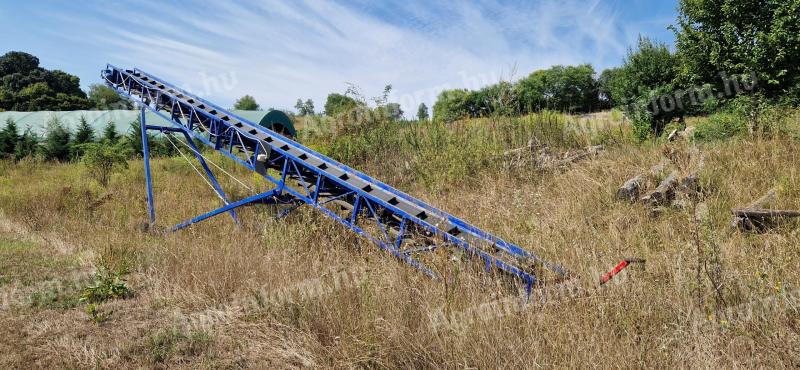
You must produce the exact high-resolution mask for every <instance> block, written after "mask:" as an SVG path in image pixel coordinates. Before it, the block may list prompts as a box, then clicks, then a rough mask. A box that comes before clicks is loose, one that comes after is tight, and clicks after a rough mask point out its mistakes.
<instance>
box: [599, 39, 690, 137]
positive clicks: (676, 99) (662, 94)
mask: <svg viewBox="0 0 800 370" xmlns="http://www.w3.org/2000/svg"><path fill="white" fill-rule="evenodd" d="M677 66H678V63H677V58H676V56H675V55H674V54H672V52H670V50H669V48H668V47H667V45H666V44H663V43H659V42H655V41H652V40H650V39H648V38H646V37H639V42H638V44H637V46H636V48H635V49H633V48H631V49H629V50H628V55H627V56H626V57H625V60H624V61H623V65H622V67H620V69H619V70H618V71H616V72H611V76H610V77H612V79H611V80H610V81H609V82H608V83H607V85H606V87H605V88H606V89H609V91H610V94H611V99H612V100H613V101H614V102H615V103H616V104H618V105H621V106H622V107H623V109H624V110H625V112H626V114H627V115H628V117H630V118H631V120H632V121H633V125H634V131H635V132H636V135H637V136H638V137H639V139H642V140H643V139H645V138H647V137H648V136H650V135H652V134H655V135H660V134H661V131H662V130H663V129H664V127H665V126H666V124H667V123H668V122H670V121H671V120H673V119H674V118H675V117H683V115H684V114H686V109H687V108H688V107H690V102H689V101H688V96H686V95H683V94H681V93H680V92H681V91H682V90H681V89H679V88H678V87H679V85H678V83H677V81H676V77H677Z"/></svg>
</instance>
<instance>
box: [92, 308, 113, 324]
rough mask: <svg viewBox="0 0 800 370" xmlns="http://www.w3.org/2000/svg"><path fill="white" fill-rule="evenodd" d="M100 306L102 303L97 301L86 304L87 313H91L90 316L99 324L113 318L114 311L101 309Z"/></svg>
mask: <svg viewBox="0 0 800 370" xmlns="http://www.w3.org/2000/svg"><path fill="white" fill-rule="evenodd" d="M99 307H100V305H98V304H95V303H89V304H88V305H86V314H87V315H89V318H91V319H92V321H94V323H95V324H98V325H100V324H102V323H104V322H106V321H108V319H109V318H111V314H113V313H114V311H108V312H104V311H101V310H100V309H99Z"/></svg>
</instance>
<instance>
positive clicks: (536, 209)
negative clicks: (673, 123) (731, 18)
mask: <svg viewBox="0 0 800 370" xmlns="http://www.w3.org/2000/svg"><path fill="white" fill-rule="evenodd" d="M707 120H708V119H707V118H693V119H690V120H689V124H690V125H691V126H695V127H703V124H704V123H706V122H707ZM303 127H305V130H304V131H303V132H302V135H301V139H302V140H303V142H304V143H306V144H307V145H309V146H311V147H313V148H315V149H318V150H320V151H322V152H325V153H328V154H330V155H332V156H334V157H335V158H337V159H339V160H341V161H343V162H344V163H347V164H349V165H352V166H354V167H356V168H358V169H361V170H363V171H365V172H367V173H370V174H371V175H374V176H375V177H377V178H378V179H381V180H383V181H385V182H387V183H389V184H391V185H393V186H397V187H398V188H400V189H402V190H403V191H406V192H408V193H409V194H411V195H413V196H416V197H419V198H420V199H423V200H425V201H427V202H430V203H431V204H434V205H436V206H437V207H440V208H441V209H446V210H448V211H449V212H450V213H452V214H454V215H457V216H460V217H463V218H464V219H466V220H467V221H469V222H471V223H474V224H475V225H476V226H479V227H481V228H483V229H485V230H489V231H491V232H492V233H494V234H496V235H498V236H500V237H503V238H505V239H507V240H509V241H511V242H514V243H517V244H518V245H521V246H523V247H524V248H526V249H528V250H530V251H533V252H535V253H536V254H537V255H540V256H542V257H545V258H546V259H548V260H550V261H555V262H558V263H560V264H562V265H563V266H564V267H565V268H566V269H567V270H569V271H570V272H571V278H570V279H568V280H566V281H548V283H547V284H545V285H544V286H542V287H539V288H538V289H537V290H536V291H535V292H534V294H533V295H532V297H531V299H530V301H529V302H528V303H527V304H524V305H523V304H522V302H523V300H522V298H521V297H522V296H520V294H519V292H518V291H517V290H516V289H515V287H514V286H513V285H512V284H511V282H510V281H508V280H507V279H504V278H503V277H502V276H495V275H493V274H491V273H485V272H482V270H481V269H480V268H479V267H476V266H473V265H472V264H471V263H470V262H468V259H467V258H466V256H462V255H460V254H457V253H455V254H454V253H450V252H449V251H445V250H440V251H439V252H437V254H436V255H435V256H434V257H432V259H433V263H434V264H435V268H436V269H437V271H439V272H440V273H441V275H442V276H444V279H443V281H434V280H431V279H428V278H427V277H425V276H424V275H422V274H419V273H418V272H417V271H415V270H414V269H412V268H410V267H408V266H407V265H404V264H401V263H398V262H397V261H396V260H395V259H393V258H391V256H389V255H388V254H386V253H384V252H382V251H380V250H379V249H377V248H376V247H375V246H374V245H373V244H371V243H370V242H368V241H366V240H364V239H361V238H358V237H356V236H355V234H353V233H351V232H349V231H348V230H346V229H345V228H343V227H342V226H341V225H339V224H337V223H335V222H334V221H332V220H330V219H327V218H325V217H323V216H322V215H320V214H319V213H318V212H314V211H313V210H311V209H308V208H303V207H301V208H299V209H298V210H297V211H296V212H295V213H292V214H291V215H290V216H289V217H287V218H284V219H281V220H276V219H275V217H274V215H275V211H274V210H273V209H271V208H270V207H268V206H254V207H247V208H244V209H242V211H241V212H240V215H241V219H242V220H243V222H244V225H243V227H242V228H236V227H234V226H233V224H232V223H231V220H230V219H229V218H224V217H217V218H215V219H211V220H209V221H206V223H205V224H203V225H202V227H193V228H190V229H187V230H184V231H181V232H177V233H172V234H166V235H162V234H159V233H152V232H143V231H142V226H141V225H142V222H143V221H144V220H145V219H146V208H145V194H144V189H143V183H144V174H143V171H142V162H141V161H140V160H133V161H129V163H128V167H127V169H124V170H122V171H121V172H119V173H116V174H114V175H113V176H112V178H111V181H110V184H109V186H108V187H107V188H103V187H102V186H100V185H98V183H97V182H96V181H95V180H93V179H92V178H91V177H90V176H88V174H87V171H86V168H85V167H84V166H83V165H81V164H80V163H71V164H57V163H49V162H41V161H37V160H33V159H25V160H23V161H21V162H18V163H13V162H11V161H4V162H0V254H2V258H0V297H2V303H3V310H1V311H0V326H2V327H4V328H9V330H8V331H7V333H6V334H5V335H3V336H0V351H2V352H3V353H5V354H6V355H5V356H2V358H0V366H2V367H4V368H17V367H22V366H29V365H30V364H34V365H36V366H39V367H80V368H85V367H102V368H119V367H131V366H139V367H163V366H170V367H183V368H217V367H244V366H249V367H261V368H269V367H272V368H274V367H278V368H286V367H335V368H352V367H377V368H428V367H442V366H444V367H449V368H464V367H477V368H495V367H499V366H504V367H510V368H517V367H539V366H541V367H585V366H586V364H591V366H594V367H606V368H611V367H634V368H641V367H659V368H663V367H720V368H731V367H736V366H738V367H761V366H767V367H797V366H800V350H798V349H800V332H799V331H798V329H797V328H798V320H800V315H798V310H797V303H798V297H799V296H800V291H798V287H800V274H798V272H797V269H796V267H797V266H798V265H800V249H798V248H797V246H798V245H799V242H800V234H799V233H798V224H797V222H794V221H787V222H785V223H782V224H780V225H777V226H776V227H774V228H770V229H769V230H767V231H766V232H765V233H744V232H739V231H736V230H734V229H732V228H731V225H730V223H731V220H732V215H731V212H730V209H731V208H735V207H744V206H746V205H747V204H750V203H751V202H752V201H753V200H755V199H757V198H759V197H761V196H762V195H763V194H765V193H766V192H767V191H768V190H769V189H771V188H773V187H775V188H776V189H777V190H776V197H775V199H774V200H773V202H772V203H771V204H770V206H774V207H775V208H781V209H800V196H799V195H800V158H798V156H799V155H800V154H798V153H800V141H798V140H797V139H796V136H794V137H793V136H792V135H793V134H792V133H796V132H798V131H797V129H798V128H800V120H798V115H797V114H793V115H786V116H785V117H784V119H783V121H782V122H781V127H782V129H785V130H786V131H787V133H788V134H785V135H783V134H782V135H769V134H763V133H756V134H755V135H746V134H739V135H734V137H733V138H729V139H726V140H708V141H705V142H700V141H699V140H694V141H693V140H687V139H679V140H676V141H674V142H669V141H667V140H666V138H661V139H658V140H656V141H652V142H647V143H643V144H640V143H637V142H636V141H635V140H633V139H632V136H633V135H632V134H631V127H630V126H629V124H628V123H627V122H625V121H620V118H619V117H616V115H615V114H599V115H594V116H589V117H583V119H576V118H575V117H569V116H564V115H561V114H554V113H548V112H544V113H539V114H533V115H529V116H526V117H523V118H502V117H500V118H481V119H471V120H466V121H459V122H455V123H453V124H448V125H444V124H439V123H424V124H422V123H421V124H416V123H396V124H392V125H381V126H375V127H343V128H339V129H338V131H337V130H336V129H334V128H335V127H337V126H336V125H335V124H334V123H331V122H306V123H305V124H303ZM698 129H699V128H698ZM332 131H333V132H334V134H333V135H327V134H326V135H323V134H320V133H324V132H327V133H330V132H332ZM315 132H316V133H315ZM594 145H603V150H602V151H600V153H599V154H596V155H594V154H593V155H590V156H585V157H580V159H579V160H575V161H567V162H563V159H564V158H572V157H574V154H575V153H580V152H579V151H580V150H582V149H583V148H586V147H589V146H594ZM529 147H532V149H530V150H529V149H525V150H523V151H522V153H523V154H511V155H509V153H507V152H509V151H512V150H514V149H518V148H529ZM504 153H505V154H504ZM513 153H519V152H513ZM528 153H530V154H528ZM208 155H209V156H210V158H212V159H213V160H214V161H215V162H216V163H218V164H221V165H223V167H224V168H225V169H226V171H228V172H230V173H231V174H232V175H234V176H236V177H237V178H238V179H240V180H242V181H243V182H244V183H245V184H244V185H246V186H247V187H249V188H251V189H256V188H263V187H264V186H265V184H263V183H260V182H259V181H260V180H258V179H256V178H255V177H254V176H253V175H252V174H248V173H245V172H242V171H241V170H239V169H238V168H239V167H237V166H234V165H233V164H232V163H229V162H228V161H227V160H225V159H223V158H222V157H220V156H218V155H215V154H211V153H209V154H208ZM664 160H667V161H668V164H667V166H669V171H671V170H675V171H678V173H679V174H680V175H681V176H684V175H688V174H690V173H693V172H697V173H699V176H700V177H699V178H700V181H699V183H700V188H701V189H702V192H701V194H700V195H698V196H696V197H685V198H681V199H680V200H681V202H680V203H679V204H676V205H673V206H666V207H661V208H658V209H653V208H651V207H648V206H646V205H644V204H642V203H641V202H635V203H630V202H626V201H617V200H615V193H616V191H617V189H618V187H619V186H620V185H622V184H623V183H624V182H625V181H626V180H628V179H629V178H631V177H633V176H635V175H637V174H639V173H644V172H646V171H648V169H650V168H651V167H652V166H653V165H654V164H657V163H659V162H662V161H664ZM700 163H702V164H700ZM153 165H154V176H155V177H156V179H157V181H156V184H155V189H154V190H155V199H156V209H157V212H158V217H159V223H160V224H159V225H160V226H161V227H166V226H169V225H172V224H174V223H177V222H178V221H180V220H183V219H186V218H187V217H189V216H193V215H195V214H197V213H199V212H201V211H205V210H208V209H211V208H213V207H215V206H217V204H218V200H217V199H216V197H215V196H214V194H213V193H212V192H211V191H210V190H209V189H208V186H207V185H206V184H205V183H204V182H203V180H202V179H201V178H199V177H198V176H196V174H195V173H194V170H193V169H192V168H191V167H190V166H189V165H188V164H187V163H186V162H185V161H184V160H183V159H182V158H181V157H171V158H159V159H157V160H155V161H154V163H153ZM221 180H222V181H223V187H225V188H226V189H235V190H234V191H233V195H232V197H233V198H237V199H238V198H241V197H244V196H247V195H250V194H251V191H252V190H250V189H246V188H245V187H244V186H242V185H241V184H238V183H236V182H235V181H234V180H233V179H231V178H228V177H227V176H226V177H223V178H221ZM653 181H654V182H656V183H657V182H658V181H660V178H659V179H658V180H656V179H654V180H653ZM651 187H652V186H651ZM679 197H682V195H679ZM625 258H639V259H644V260H646V263H644V264H639V265H634V266H631V267H629V268H628V269H626V270H624V271H623V272H622V273H621V274H620V275H618V276H617V277H615V278H614V280H612V281H611V282H610V283H608V284H606V285H603V286H599V285H598V278H599V276H600V275H601V274H603V273H605V272H606V271H608V270H610V269H611V268H612V267H613V266H614V265H616V264H617V263H618V262H619V261H621V260H622V259H625ZM95 271H99V279H98V278H97V277H94V276H93V275H92V274H93V273H94V272H95ZM81 297H83V298H84V300H83V301H81V300H80V298H81Z"/></svg>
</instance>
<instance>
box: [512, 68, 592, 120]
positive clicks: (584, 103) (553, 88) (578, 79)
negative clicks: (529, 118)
mask: <svg viewBox="0 0 800 370" xmlns="http://www.w3.org/2000/svg"><path fill="white" fill-rule="evenodd" d="M594 73H595V72H594V68H593V67H592V66H591V65H590V64H582V65H578V66H560V65H559V66H553V67H551V68H549V69H546V70H540V71H535V72H533V73H531V74H530V75H529V76H527V77H525V78H523V79H521V80H520V81H519V82H518V83H517V85H516V86H515V96H516V97H517V98H518V99H519V103H518V104H519V105H520V110H521V111H522V113H527V112H532V111H538V110H541V109H557V110H563V111H573V112H590V111H593V110H596V109H597V108H598V106H599V95H598V88H597V82H596V81H595V79H594Z"/></svg>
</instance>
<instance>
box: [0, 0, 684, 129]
mask: <svg viewBox="0 0 800 370" xmlns="http://www.w3.org/2000/svg"><path fill="white" fill-rule="evenodd" d="M676 8H677V1H676V0H666V1H642V0H592V1H572V0H561V1H550V0H542V1H485V2H466V1H447V2H435V1H426V0H406V1H403V0H398V1H394V0H393V1H382V2H373V1H366V0H357V1H302V0H301V1H285V2H277V1H244V0H242V1H196V2H195V1H173V2H167V1H163V0H138V1H70V2H66V1H11V0H5V1H2V2H0V46H2V48H0V52H6V51H10V50H21V51H26V52H29V53H32V54H34V55H36V56H38V57H39V59H40V60H41V62H42V65H43V66H45V67H46V68H50V69H61V70H64V71H67V72H70V73H73V74H76V75H78V76H79V77H80V78H81V85H82V86H83V87H84V88H85V87H87V86H88V85H89V84H91V83H96V82H99V78H98V76H99V73H100V69H102V68H103V67H104V66H105V64H106V63H112V64H115V65H117V66H119V67H139V68H141V69H143V70H145V71H148V72H150V73H152V74H155V75H157V76H161V77H162V78H164V79H166V80H168V81H170V82H173V83H175V84H177V85H179V86H182V87H185V88H187V89H189V90H192V91H194V92H195V93H197V94H199V95H201V96H204V97H207V98H209V99H210V100H212V101H214V102H216V103H219V104H221V105H223V106H231V105H232V104H233V102H234V101H235V99H236V98H238V97H239V96H241V95H244V94H250V95H253V96H255V97H256V100H257V101H258V102H259V103H260V104H261V105H262V107H264V108H267V107H276V108H291V107H293V105H294V102H295V101H296V99H297V98H303V99H306V98H311V99H313V100H314V102H315V103H316V105H317V109H318V110H320V109H321V108H322V106H323V104H324V99H325V96H326V95H327V94H328V93H329V92H344V90H345V89H346V88H347V86H348V85H347V84H348V83H352V84H355V85H357V86H359V87H360V88H361V90H362V92H363V94H364V95H365V96H367V97H371V96H377V95H379V94H380V93H381V91H382V90H383V86H384V85H386V84H392V85H393V87H394V90H393V93H392V96H391V98H392V100H393V101H398V102H400V103H401V105H402V106H403V108H404V110H406V112H407V115H410V114H408V113H410V112H416V107H417V105H418V104H419V103H420V102H425V103H426V104H428V106H430V105H432V103H433V101H434V100H435V98H436V95H437V94H438V92H439V91H441V90H442V89H447V88H462V87H466V88H473V89H474V88H478V87H481V86H484V85H486V84H490V83H495V82H497V81H500V80H509V79H510V80H514V79H518V78H520V77H524V76H525V75H527V74H529V73H530V72H532V71H534V70H536V69H541V68H547V67H549V66H551V65H554V64H578V63H591V64H592V65H594V66H595V69H596V70H597V71H598V72H599V71H601V70H602V69H603V68H606V67H610V66H616V65H619V64H620V63H621V60H622V58H623V57H624V55H625V53H626V51H627V48H628V47H629V46H630V45H632V44H633V43H635V41H636V39H637V37H638V35H640V34H642V35H646V36H649V37H651V38H655V39H657V40H660V41H664V42H666V43H668V44H672V43H673V39H674V37H673V35H672V32H671V31H669V30H668V29H667V26H669V25H670V24H672V23H674V21H675V18H676V15H677V11H676Z"/></svg>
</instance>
